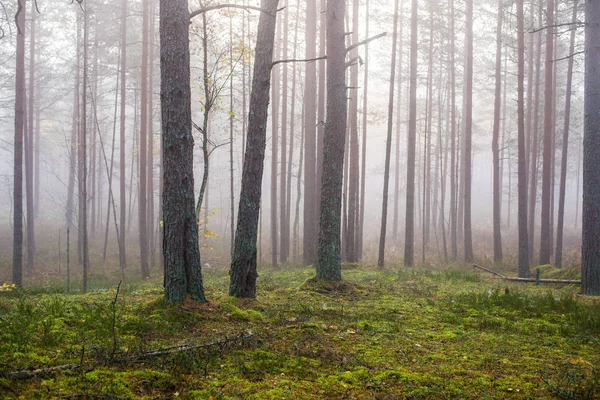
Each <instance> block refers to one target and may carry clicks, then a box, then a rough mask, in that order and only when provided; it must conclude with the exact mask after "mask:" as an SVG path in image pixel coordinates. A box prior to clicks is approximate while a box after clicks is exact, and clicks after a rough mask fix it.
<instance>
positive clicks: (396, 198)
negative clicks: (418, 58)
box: [365, 5, 404, 242]
mask: <svg viewBox="0 0 600 400" xmlns="http://www.w3.org/2000/svg"><path fill="white" fill-rule="evenodd" d="M399 18H400V28H399V29H400V31H399V33H398V35H399V37H400V43H399V46H400V48H399V50H398V52H399V55H398V100H397V103H396V104H397V106H396V108H397V111H396V155H395V165H394V221H393V228H392V232H393V233H392V237H393V240H394V242H396V240H397V239H398V219H399V216H400V210H399V203H400V139H401V136H400V133H401V128H402V58H403V57H404V54H403V49H404V38H403V36H402V28H403V26H404V6H403V5H401V6H400V16H399ZM365 104H366V99H365Z"/></svg>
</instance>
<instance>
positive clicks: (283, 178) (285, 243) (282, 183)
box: [279, 0, 293, 263]
mask: <svg viewBox="0 0 600 400" xmlns="http://www.w3.org/2000/svg"><path fill="white" fill-rule="evenodd" d="M288 4H289V2H288V1H287V0H286V2H285V6H286V7H285V10H284V19H283V43H282V47H283V59H284V60H286V59H287V58H288V36H289V34H288V30H289V26H288V23H289V7H288ZM281 68H282V69H283V73H282V81H283V82H282V88H281V100H282V103H281V173H280V176H279V191H280V193H281V196H280V199H279V223H280V226H279V230H280V235H281V238H280V242H281V245H280V248H279V260H280V261H281V262H282V263H285V262H287V260H288V257H289V252H290V250H289V247H290V230H289V225H287V218H286V209H287V185H286V183H287V163H288V160H287V135H288V132H287V123H288V122H287V121H288V75H289V74H288V66H287V63H283V64H282V65H281ZM292 118H293V116H292Z"/></svg>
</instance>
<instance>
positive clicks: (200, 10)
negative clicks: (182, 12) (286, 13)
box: [190, 4, 285, 20]
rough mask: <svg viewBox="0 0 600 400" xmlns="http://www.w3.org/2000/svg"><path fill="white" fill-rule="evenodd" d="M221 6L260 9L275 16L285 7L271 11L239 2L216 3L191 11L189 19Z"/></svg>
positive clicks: (218, 8) (247, 9)
mask: <svg viewBox="0 0 600 400" xmlns="http://www.w3.org/2000/svg"><path fill="white" fill-rule="evenodd" d="M222 8H239V9H241V10H246V11H250V10H255V11H260V12H264V13H265V14H269V15H272V16H275V15H276V14H277V12H279V11H281V10H283V9H284V8H285V7H284V8H278V9H277V10H275V12H273V11H271V10H265V9H264V8H260V7H255V6H243V5H240V4H218V5H214V6H208V7H204V8H201V9H199V10H196V11H192V12H191V13H190V20H191V19H192V18H194V17H196V16H198V15H200V14H203V13H206V12H209V11H215V10H220V9H222Z"/></svg>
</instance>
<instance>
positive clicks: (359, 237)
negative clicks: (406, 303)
mask: <svg viewBox="0 0 600 400" xmlns="http://www.w3.org/2000/svg"><path fill="white" fill-rule="evenodd" d="M368 37H369V2H368V1H367V2H366V4H365V38H368ZM364 57H365V59H364V60H363V62H364V64H363V68H364V78H363V79H364V80H363V85H364V88H363V109H362V118H363V119H362V155H361V167H360V169H361V173H360V198H359V204H360V209H359V216H358V227H357V233H356V255H357V260H358V261H360V260H362V258H363V242H364V228H365V191H366V190H365V185H366V176H367V128H368V127H367V122H368V120H369V117H368V113H367V109H368V100H369V99H368V93H369V44H368V43H367V44H366V45H365V54H364ZM400 59H402V52H401V53H400Z"/></svg>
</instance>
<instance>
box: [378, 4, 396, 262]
mask: <svg viewBox="0 0 600 400" xmlns="http://www.w3.org/2000/svg"><path fill="white" fill-rule="evenodd" d="M399 3H400V0H396V2H395V6H394V33H393V37H392V63H391V66H390V86H389V88H388V90H389V95H388V120H387V139H386V142H385V171H384V174H383V199H382V205H381V231H380V233H379V257H378V259H377V265H378V266H379V267H383V265H384V263H385V236H386V233H387V211H388V191H389V184H390V162H391V156H392V130H393V125H394V123H393V118H394V89H395V86H394V80H395V78H396V47H397V41H398V6H399Z"/></svg>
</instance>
